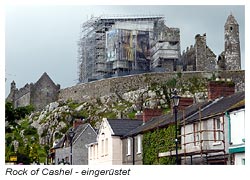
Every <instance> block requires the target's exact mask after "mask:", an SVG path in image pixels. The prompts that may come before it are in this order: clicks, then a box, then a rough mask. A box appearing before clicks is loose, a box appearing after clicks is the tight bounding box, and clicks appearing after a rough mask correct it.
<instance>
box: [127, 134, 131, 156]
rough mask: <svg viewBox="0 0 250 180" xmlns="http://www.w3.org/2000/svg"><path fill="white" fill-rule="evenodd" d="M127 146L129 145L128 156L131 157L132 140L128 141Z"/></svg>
mask: <svg viewBox="0 0 250 180" xmlns="http://www.w3.org/2000/svg"><path fill="white" fill-rule="evenodd" d="M127 145H128V146H127V147H128V150H127V155H128V156H130V155H131V139H130V138H128V139H127Z"/></svg>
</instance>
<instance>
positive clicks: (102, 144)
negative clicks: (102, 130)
mask: <svg viewBox="0 0 250 180" xmlns="http://www.w3.org/2000/svg"><path fill="white" fill-rule="evenodd" d="M102 156H104V139H103V140H102Z"/></svg>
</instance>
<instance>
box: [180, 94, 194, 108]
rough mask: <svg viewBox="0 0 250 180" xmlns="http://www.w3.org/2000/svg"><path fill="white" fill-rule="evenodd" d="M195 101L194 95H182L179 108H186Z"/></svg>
mask: <svg viewBox="0 0 250 180" xmlns="http://www.w3.org/2000/svg"><path fill="white" fill-rule="evenodd" d="M193 103H194V98H192V97H181V98H180V101H179V106H178V110H184V109H185V108H186V107H188V106H190V105H192V104H193Z"/></svg>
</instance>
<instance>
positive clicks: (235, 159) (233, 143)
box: [226, 106, 245, 165]
mask: <svg viewBox="0 0 250 180" xmlns="http://www.w3.org/2000/svg"><path fill="white" fill-rule="evenodd" d="M226 117H227V119H228V123H229V132H228V133H229V135H228V141H229V154H230V160H231V164H234V165H245V106H243V107H240V108H239V109H236V110H233V111H230V112H228V113H227V114H226Z"/></svg>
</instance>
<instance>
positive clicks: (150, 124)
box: [124, 101, 211, 137]
mask: <svg viewBox="0 0 250 180" xmlns="http://www.w3.org/2000/svg"><path fill="white" fill-rule="evenodd" d="M210 103H211V102H209V101H205V102H202V103H197V104H193V105H190V106H188V107H187V108H186V109H185V110H182V111H178V114H177V120H182V119H183V117H187V116H189V115H190V114H193V113H194V112H196V111H197V108H198V107H199V106H201V107H204V106H206V105H208V104H210ZM171 123H174V115H173V113H168V114H166V115H162V116H157V117H154V118H152V119H151V120H149V121H147V122H146V123H145V124H143V125H141V126H139V127H137V128H136V129H133V130H132V131H130V132H128V133H127V134H126V135H125V136H124V137H127V136H133V135H136V134H140V133H143V132H146V131H150V130H153V129H156V128H159V127H163V126H167V125H169V124H171Z"/></svg>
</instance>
